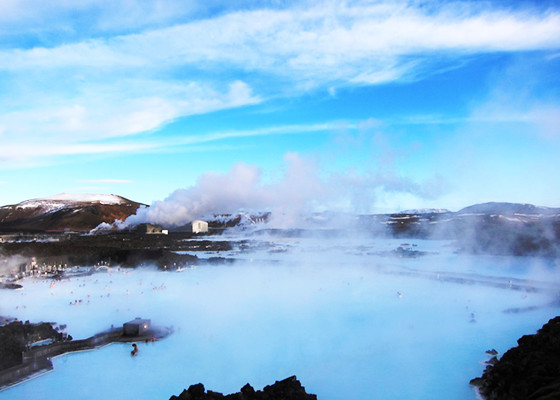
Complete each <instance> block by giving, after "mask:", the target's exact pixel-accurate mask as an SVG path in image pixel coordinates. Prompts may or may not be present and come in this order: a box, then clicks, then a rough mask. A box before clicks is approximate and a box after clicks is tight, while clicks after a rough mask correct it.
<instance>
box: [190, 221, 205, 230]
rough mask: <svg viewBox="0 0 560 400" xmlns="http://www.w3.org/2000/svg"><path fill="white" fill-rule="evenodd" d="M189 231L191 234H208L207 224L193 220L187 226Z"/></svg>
mask: <svg viewBox="0 0 560 400" xmlns="http://www.w3.org/2000/svg"><path fill="white" fill-rule="evenodd" d="M189 230H190V231H191V232H192V233H206V232H208V222H206V221H201V220H199V219H197V220H194V221H193V222H191V223H190V224H189Z"/></svg>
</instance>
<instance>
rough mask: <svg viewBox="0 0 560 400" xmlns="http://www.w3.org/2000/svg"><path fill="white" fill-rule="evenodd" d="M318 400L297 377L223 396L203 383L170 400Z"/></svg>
mask: <svg viewBox="0 0 560 400" xmlns="http://www.w3.org/2000/svg"><path fill="white" fill-rule="evenodd" d="M218 399H224V400H317V396H316V395H314V394H307V393H306V392H305V388H304V387H303V386H302V385H301V383H300V381H298V379H297V378H296V377H295V376H291V377H289V378H286V379H284V380H282V381H276V383H274V384H273V385H269V386H265V388H264V389H263V390H262V391H261V390H257V391H255V389H253V387H252V386H251V385H249V384H246V385H245V386H243V387H242V388H241V391H240V392H238V393H232V394H228V395H225V396H224V395H223V394H221V393H218V392H213V391H211V390H208V391H206V390H205V389H204V385H202V383H198V384H196V385H191V386H190V387H189V388H188V389H185V390H183V392H182V393H181V394H180V395H179V396H171V397H170V399H169V400H218Z"/></svg>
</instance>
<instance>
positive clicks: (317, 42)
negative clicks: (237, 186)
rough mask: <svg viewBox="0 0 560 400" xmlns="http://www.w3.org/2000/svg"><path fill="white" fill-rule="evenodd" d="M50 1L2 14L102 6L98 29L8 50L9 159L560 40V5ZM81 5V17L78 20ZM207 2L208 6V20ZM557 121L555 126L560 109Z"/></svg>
mask: <svg viewBox="0 0 560 400" xmlns="http://www.w3.org/2000/svg"><path fill="white" fill-rule="evenodd" d="M42 4H44V2H39V1H35V0H20V1H16V0H11V1H9V2H3V7H4V11H5V13H4V17H0V21H3V22H4V23H8V22H9V23H10V24H12V25H14V26H16V27H17V28H18V29H19V30H21V31H22V32H23V33H27V34H30V35H32V34H33V32H35V31H34V30H33V29H34V28H33V27H32V26H37V28H36V29H38V30H43V29H47V30H48V29H49V28H48V26H50V25H53V23H52V20H49V18H51V17H52V18H54V20H55V21H68V24H70V25H69V26H68V27H67V29H68V30H69V31H76V30H78V31H79V27H80V25H79V22H80V21H81V19H80V18H82V17H84V16H87V15H91V16H92V20H93V22H90V23H89V25H88V26H87V27H84V32H89V33H92V32H95V33H96V34H94V35H92V36H91V37H82V36H80V34H79V33H76V32H75V34H74V35H70V36H68V38H70V40H64V41H62V42H61V43H56V42H52V43H51V42H49V43H50V44H49V45H43V46H39V47H37V46H31V47H30V46H29V45H24V46H21V47H20V48H14V46H15V45H14V44H13V43H12V46H11V47H10V46H5V47H3V48H2V50H0V80H2V81H3V82H4V83H3V88H2V89H3V90H2V93H3V94H0V106H1V109H2V110H3V111H2V113H0V133H1V136H0V140H1V141H2V142H1V144H2V146H1V147H0V157H2V158H5V157H8V158H10V159H11V160H12V161H14V160H15V158H14V156H13V153H11V152H12V151H14V150H15V149H24V148H25V147H26V146H25V145H26V144H29V143H32V144H33V145H35V146H37V149H36V150H34V149H33V148H31V149H29V150H28V151H27V153H28V154H30V155H33V156H35V157H41V156H43V155H46V156H49V155H50V156H53V155H64V154H85V153H88V152H95V151H100V150H101V149H103V148H106V149H107V151H110V152H118V151H130V150H131V149H133V150H136V151H140V150H142V148H153V147H154V145H153V144H151V145H147V144H138V143H135V144H132V145H128V146H124V145H120V144H102V143H93V144H92V142H95V141H99V140H103V139H108V138H119V137H123V136H130V135H135V134H138V133H141V132H147V131H153V130H157V129H159V128H161V127H162V126H164V125H165V124H167V123H169V122H171V121H173V120H175V119H177V118H180V117H184V116H189V115H196V114H203V113H208V112H213V111H218V110H222V109H228V108H232V107H241V106H246V105H252V104H258V103H260V102H262V101H265V100H266V99H268V98H271V97H276V96H287V95H298V94H301V92H302V91H305V90H309V89H313V88H317V87H325V88H329V90H331V91H333V93H334V91H335V90H336V88H337V87H340V86H345V85H371V84H379V83H384V82H394V81H399V80H402V79H415V78H418V76H417V75H418V74H419V71H422V73H426V72H425V71H426V68H422V66H425V65H428V64H429V63H431V62H433V61H431V58H433V57H431V55H437V56H438V57H435V58H439V57H443V58H449V59H453V58H457V57H458V58H461V56H462V55H472V54H477V53H485V52H507V51H528V50H555V51H557V50H558V48H559V47H560V12H557V11H554V10H553V11H550V12H546V13H545V12H542V13H538V12H536V11H535V12H529V11H509V12H506V11H504V10H492V9H489V8H487V6H486V5H480V4H476V3H475V4H471V3H469V4H467V3H458V4H454V3H448V4H444V5H438V6H437V7H435V6H434V4H435V3H428V4H429V5H430V6H431V7H421V6H420V5H419V3H417V2H404V1H402V2H396V3H395V2H383V1H379V2H367V1H364V2H356V3H351V4H350V3H345V2H338V1H330V2H319V3H316V2H303V3H299V4H296V5H294V6H290V7H288V6H286V7H284V8H268V9H267V8H261V9H252V10H239V11H231V12H228V11H227V9H223V10H225V11H224V12H223V13H221V14H217V15H215V16H210V14H208V13H205V12H203V11H200V9H199V7H198V6H196V5H193V4H191V3H190V2H189V3H185V4H186V5H185V4H183V5H178V3H177V2H173V1H170V0H162V1H157V2H156V1H153V2H148V3H142V2H140V1H139V0H134V1H119V2H117V3H116V5H114V7H116V8H115V9H116V10H117V11H116V12H115V13H114V14H110V10H111V7H112V6H113V2H109V1H102V2H94V1H86V2H82V3H81V4H80V5H76V4H75V2H69V1H66V0H58V1H56V2H49V4H50V5H49V6H44V5H42ZM144 4H145V5H144ZM181 4H182V3H181ZM177 6H179V7H180V8H179V9H178V10H177V13H176V15H175V16H174V11H175V8H176V7H177ZM25 10H30V14H29V15H26V14H25V12H24V11H25ZM197 10H198V11H197ZM42 12H44V15H45V16H44V17H42V16H41V15H43V14H42ZM71 12H76V15H78V16H79V17H80V16H81V17H80V18H77V19H72V18H69V17H68V15H69V14H70V13H71ZM197 12H200V13H201V14H200V15H204V16H205V18H203V19H196V20H195V19H194V16H195V15H198V14H196V13H197ZM150 13H152V14H154V16H153V17H149V16H148V15H150ZM124 16H128V17H127V18H124ZM150 18H152V19H150ZM120 20H122V26H119V21H120ZM134 20H137V22H136V23H135V22H134ZM185 21H186V22H185ZM18 24H19V25H18ZM73 24H74V25H73ZM54 25H56V24H54ZM51 29H54V28H51ZM17 31H18V30H17V29H16V32H17ZM130 32H132V33H130ZM101 33H102V34H101ZM55 36H56V35H55ZM53 40H54V39H53ZM263 82H265V83H263ZM534 115H535V116H534V117H535V118H536V117H537V115H536V114H534ZM554 115H556V114H554ZM548 119H549V120H550V121H549V122H548V125H551V126H553V127H555V126H556V124H557V117H553V118H552V119H550V118H548ZM553 129H555V128H553ZM188 140H190V139H186V141H188ZM194 140H195V141H196V139H194ZM33 145H32V146H33ZM57 146H58V147H59V148H58V149H56V147H57ZM40 147H42V148H43V149H46V152H41V151H39V150H38V149H39V148H40ZM19 157H20V159H23V160H25V159H27V157H26V156H25V155H20V156H19Z"/></svg>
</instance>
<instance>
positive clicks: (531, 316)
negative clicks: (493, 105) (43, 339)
mask: <svg viewBox="0 0 560 400" xmlns="http://www.w3.org/2000/svg"><path fill="white" fill-rule="evenodd" d="M219 239H223V237H220V238H219ZM244 239H246V240H247V241H244V242H238V244H239V245H238V246H236V247H235V248H234V249H233V250H232V251H230V252H225V253H220V254H216V253H211V252H209V253H208V254H202V256H208V257H210V256H216V255H221V256H232V257H235V258H236V259H237V260H238V261H237V262H235V263H233V264H223V265H213V266H212V265H201V266H198V267H196V268H192V269H185V270H183V271H182V272H162V271H158V270H155V269H135V270H124V269H119V270H117V269H116V268H115V269H112V270H110V271H109V272H107V273H98V274H94V275H92V276H87V277H76V278H71V279H67V280H63V281H57V282H53V281H51V280H36V279H26V280H25V281H24V282H23V285H24V289H23V290H21V291H2V292H0V299H1V301H0V314H2V315H12V316H17V317H18V318H19V319H21V320H27V319H29V320H30V321H34V322H38V321H42V320H43V321H55V322H58V323H61V324H67V325H68V332H69V333H70V334H71V335H72V336H73V337H74V338H85V337H88V336H90V335H93V334H95V333H97V332H99V331H101V330H104V329H107V328H109V327H110V326H111V325H115V326H118V325H121V324H122V323H123V322H126V321H128V320H130V319H133V318H135V317H144V318H150V319H152V323H153V324H154V325H159V326H171V325H172V326H173V327H174V328H175V333H174V334H173V335H171V336H170V337H168V338H166V339H164V340H161V341H159V342H156V343H150V344H144V343H141V344H139V347H140V353H139V356H138V357H130V355H129V351H130V344H113V345H109V346H106V347H104V348H102V349H99V350H95V351H88V352H81V353H74V354H69V355H65V356H61V357H57V358H56V359H55V360H54V371H53V372H51V373H48V374H46V375H43V376H41V377H39V378H37V379H33V380H31V381H28V382H26V383H24V384H21V385H18V386H16V387H14V388H11V389H8V390H6V391H3V392H0V399H4V398H5V399H27V398H34V399H47V398H48V399H53V398H57V399H76V398H82V399H89V398H91V399H93V398H140V399H167V398H169V397H170V396H171V395H172V394H179V393H180V392H181V391H182V390H183V388H186V387H188V386H189V385H191V384H194V383H198V382H202V383H204V385H205V387H206V388H207V389H210V390H214V391H219V392H223V393H232V392H236V391H238V390H239V389H240V388H241V387H242V386H243V385H244V384H245V383H247V382H249V383H250V384H251V385H253V386H254V387H255V388H257V389H261V388H262V387H263V386H265V385H267V384H271V383H274V381H275V380H279V379H283V378H286V377H288V376H291V375H297V376H298V378H299V379H300V380H301V382H302V384H303V385H304V386H305V387H306V389H307V391H308V392H310V393H315V394H317V395H318V398H319V399H321V400H330V399H337V400H338V399H379V400H384V399H391V400H393V399H426V400H427V399H430V400H434V399H435V400H438V399H442V400H443V399H446V400H448V399H459V400H460V399H465V400H466V399H475V398H476V396H475V393H474V391H473V390H472V389H471V387H470V386H469V384H468V382H469V380H470V379H471V378H473V377H476V376H479V375H480V374H481V372H482V371H483V369H484V365H483V364H482V362H483V361H484V360H486V359H487V358H488V356H486V355H485V353H484V352H485V351H486V350H488V349H491V348H496V349H497V350H498V351H499V352H500V353H503V352H504V351H506V350H507V349H509V348H510V347H512V346H514V345H516V340H517V339H518V338H519V337H520V336H522V335H524V334H530V333H534V332H536V330H537V329H538V328H539V327H540V326H542V325H543V324H544V323H545V322H547V321H548V320H549V319H550V318H552V317H553V316H555V315H556V314H557V313H558V289H557V288H558V283H559V282H560V277H559V276H558V272H556V271H557V270H558V268H557V267H558V266H557V265H556V261H554V260H546V259H537V258H522V257H519V258H513V257H495V256H493V257H490V256H469V255H458V254H455V252H454V251H455V247H454V243H453V242H450V241H421V240H407V243H404V242H403V241H402V240H395V239H365V238H355V237H344V238H341V237H338V238H327V237H321V238H316V237H286V236H284V237H282V236H266V235H265V236H248V237H245V238H244ZM241 243H242V245H241ZM398 246H401V247H403V246H404V248H407V249H410V250H415V251H425V252H426V254H425V255H424V256H421V257H416V258H414V257H412V258H408V257H398V256H397V255H396V253H394V252H393V250H395V249H396V248H397V247H398ZM199 256H200V254H199ZM53 283H54V285H52V287H51V284H53ZM76 300H78V301H79V300H82V302H81V303H79V305H70V303H71V302H75V301H76Z"/></svg>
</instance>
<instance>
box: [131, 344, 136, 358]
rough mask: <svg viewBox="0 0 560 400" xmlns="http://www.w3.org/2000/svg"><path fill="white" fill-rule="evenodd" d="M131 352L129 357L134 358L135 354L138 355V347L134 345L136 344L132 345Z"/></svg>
mask: <svg viewBox="0 0 560 400" xmlns="http://www.w3.org/2000/svg"><path fill="white" fill-rule="evenodd" d="M132 347H133V349H132V351H131V352H130V355H131V356H135V355H136V354H138V346H137V345H136V343H132Z"/></svg>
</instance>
